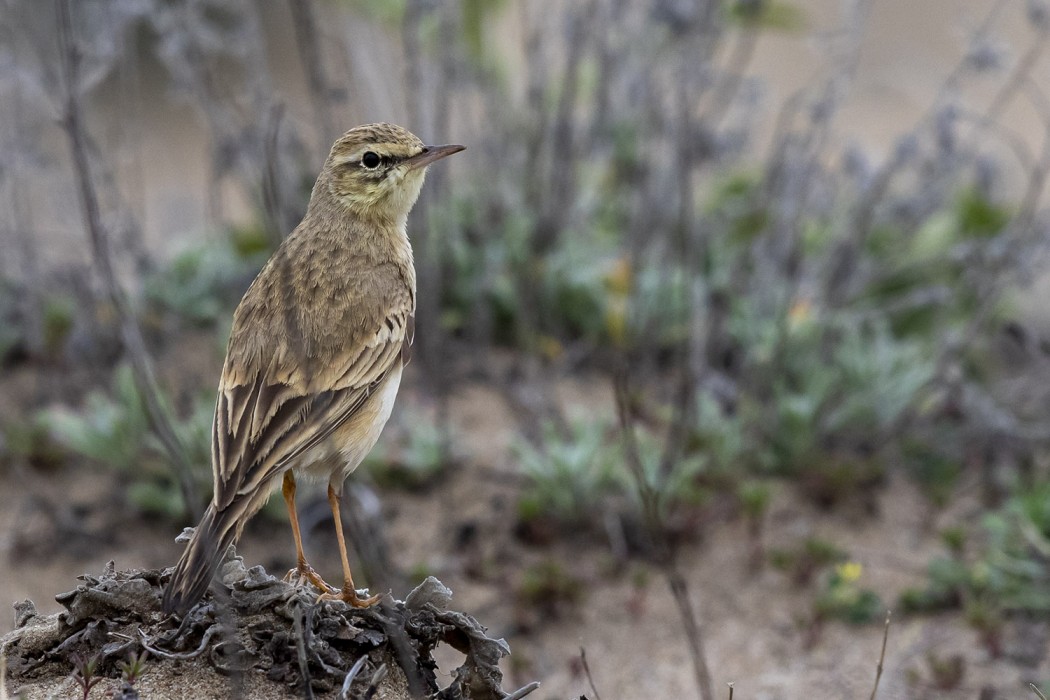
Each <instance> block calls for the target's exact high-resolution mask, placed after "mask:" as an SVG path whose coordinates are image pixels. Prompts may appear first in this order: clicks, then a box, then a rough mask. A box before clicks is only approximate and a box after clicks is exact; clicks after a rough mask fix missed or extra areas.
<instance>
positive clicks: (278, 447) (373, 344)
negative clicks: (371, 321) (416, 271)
mask: <svg viewBox="0 0 1050 700" xmlns="http://www.w3.org/2000/svg"><path fill="white" fill-rule="evenodd" d="M413 322H414V318H413V315H412V313H411V309H410V308H409V307H407V306H405V307H403V308H400V309H397V310H393V311H391V312H389V313H388V314H386V316H385V318H383V320H382V322H381V323H380V324H379V326H378V329H377V330H376V331H375V333H373V334H372V335H370V336H367V337H365V338H364V339H362V340H360V341H358V342H351V343H350V344H349V346H348V347H347V348H346V350H345V351H341V352H339V353H336V354H335V355H334V356H333V357H331V358H327V359H326V360H325V361H324V362H323V363H322V362H317V361H316V360H315V361H313V362H311V361H309V358H305V359H304V357H302V356H292V354H291V353H289V352H286V351H282V350H281V349H280V348H278V349H277V350H276V351H274V352H273V353H272V354H271V355H270V356H269V357H266V358H265V359H262V355H263V354H262V353H256V354H254V355H252V356H250V357H249V359H248V360H247V361H245V360H244V359H243V358H242V360H241V361H240V362H231V356H232V353H231V354H228V356H227V362H226V366H225V368H224V369H223V374H222V379H221V381H220V384H219V396H218V401H217V403H216V406H215V420H214V424H213V427H212V458H213V462H214V468H215V503H216V505H217V506H218V507H219V508H220V509H222V508H225V507H227V506H228V505H229V504H230V503H231V502H233V500H234V499H235V498H236V497H237V496H238V495H249V494H254V493H256V492H257V491H258V490H259V489H260V488H264V487H265V486H266V484H268V483H269V481H270V479H271V478H272V477H274V476H276V475H277V474H279V473H280V472H281V471H282V470H283V469H284V468H286V467H287V465H288V464H289V462H291V461H292V460H294V459H295V458H296V457H298V456H300V455H302V454H304V453H306V452H307V451H308V450H310V449H311V448H312V447H314V446H316V445H318V444H320V443H321V442H323V441H324V440H325V439H327V438H328V437H329V436H330V435H331V434H332V433H333V432H334V431H335V430H336V429H337V428H338V427H339V426H341V425H343V424H344V423H345V422H346V421H347V420H348V419H349V418H350V417H351V416H353V415H354V414H355V413H356V412H357V411H358V410H360V408H361V406H362V405H363V404H364V402H365V401H366V400H367V399H368V397H369V396H370V395H371V394H372V393H373V392H374V391H375V390H376V389H377V388H378V387H379V385H380V384H381V383H382V381H383V379H384V378H385V377H386V376H387V374H388V373H389V372H390V370H391V369H392V368H394V367H395V366H397V365H398V364H399V363H402V362H404V361H405V360H404V359H403V358H405V357H406V356H407V352H408V349H407V348H408V346H409V345H410V344H411V342H412V330H413Z"/></svg>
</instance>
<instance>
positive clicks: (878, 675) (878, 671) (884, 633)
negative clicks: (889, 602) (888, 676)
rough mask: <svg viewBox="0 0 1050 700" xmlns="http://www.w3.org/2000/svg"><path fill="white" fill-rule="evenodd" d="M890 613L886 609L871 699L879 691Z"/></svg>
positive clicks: (888, 634)
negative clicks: (880, 649)
mask: <svg viewBox="0 0 1050 700" xmlns="http://www.w3.org/2000/svg"><path fill="white" fill-rule="evenodd" d="M891 615H892V613H891V612H890V611H889V610H887V611H886V626H885V627H884V628H883V629H882V651H881V652H879V663H878V665H877V666H876V667H875V687H873V688H872V689H871V700H875V693H877V692H879V681H880V680H882V666H883V663H884V662H885V661H886V641H887V640H888V639H889V638H890V616H891Z"/></svg>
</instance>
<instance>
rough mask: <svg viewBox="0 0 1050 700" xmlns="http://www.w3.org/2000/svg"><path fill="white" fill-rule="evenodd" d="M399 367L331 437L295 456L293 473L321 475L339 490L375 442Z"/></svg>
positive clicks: (386, 417) (395, 387)
mask: <svg viewBox="0 0 1050 700" xmlns="http://www.w3.org/2000/svg"><path fill="white" fill-rule="evenodd" d="M401 370H402V368H401V366H400V363H398V366H397V367H396V368H394V369H392V370H391V371H390V374H388V375H387V377H386V379H385V380H383V383H382V384H381V385H380V386H379V389H378V390H377V391H376V393H375V394H373V395H372V396H371V397H369V399H368V400H367V401H366V402H365V404H364V405H363V406H361V409H360V410H359V411H358V412H357V413H356V414H354V416H353V417H351V418H350V419H349V420H348V421H347V422H346V423H345V424H344V425H342V426H341V427H340V428H339V429H338V430H336V431H335V432H334V433H333V434H332V437H331V438H329V439H328V440H326V441H325V442H324V443H322V444H320V445H318V446H317V447H315V448H313V449H312V450H310V451H309V452H307V453H306V454H305V455H303V456H302V458H300V459H299V460H296V465H295V467H293V468H294V469H295V472H296V475H298V476H305V477H308V478H312V479H325V480H327V481H328V483H329V484H330V485H331V486H332V488H333V490H334V491H335V492H336V493H339V492H340V491H341V490H342V486H343V481H344V480H345V479H346V477H347V476H348V475H349V474H350V472H352V471H354V470H355V469H357V467H358V465H360V464H361V462H362V461H364V458H365V457H366V456H368V453H369V452H371V451H372V448H373V447H375V446H376V442H378V441H379V436H380V435H381V434H382V432H383V427H384V426H385V425H386V422H387V421H388V420H390V413H391V411H392V410H393V408H394V399H396V398H397V390H398V387H399V386H400V385H401Z"/></svg>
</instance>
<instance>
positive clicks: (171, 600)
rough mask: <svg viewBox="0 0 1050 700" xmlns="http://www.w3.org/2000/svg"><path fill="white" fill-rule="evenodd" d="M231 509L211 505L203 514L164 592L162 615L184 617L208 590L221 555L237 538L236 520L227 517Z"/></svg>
mask: <svg viewBox="0 0 1050 700" xmlns="http://www.w3.org/2000/svg"><path fill="white" fill-rule="evenodd" d="M231 510H235V509H231V508H224V509H223V510H222V511H217V510H216V509H215V504H214V503H213V504H211V505H209V506H208V510H206V511H205V512H204V516H203V517H202V518H201V521H200V524H198V525H197V529H196V530H194V532H193V536H192V537H191V538H190V541H189V544H187V545H186V551H184V552H183V553H182V558H181V559H179V563H178V564H176V565H175V571H174V572H173V573H172V574H171V581H169V582H168V587H167V588H166V589H165V591H164V600H163V602H162V606H163V609H164V613H165V614H171V613H176V614H178V615H185V614H186V613H187V612H189V609H190V608H192V607H193V606H194V604H196V602H197V601H198V600H200V599H201V598H202V597H203V596H204V593H205V591H207V590H208V586H209V585H210V584H211V580H212V577H214V576H215V570H216V569H218V568H219V564H220V563H221V562H222V558H223V555H225V554H226V550H227V549H228V548H229V546H230V545H231V544H233V542H234V540H236V539H237V534H238V532H237V528H236V527H235V526H234V525H235V521H236V518H231V517H229V516H230V514H231V513H230V511H231Z"/></svg>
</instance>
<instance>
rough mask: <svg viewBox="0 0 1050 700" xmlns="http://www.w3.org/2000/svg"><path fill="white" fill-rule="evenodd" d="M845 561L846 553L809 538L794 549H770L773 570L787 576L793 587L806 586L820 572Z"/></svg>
mask: <svg viewBox="0 0 1050 700" xmlns="http://www.w3.org/2000/svg"><path fill="white" fill-rule="evenodd" d="M845 560H846V553H845V552H844V551H842V550H841V549H839V548H838V547H836V546H835V545H834V544H832V543H831V542H828V541H827V540H822V539H820V538H817V537H809V538H807V539H805V540H803V541H802V542H801V543H799V544H798V545H796V546H794V547H790V548H786V549H772V550H770V552H769V561H770V564H772V565H773V568H775V569H779V570H780V571H783V572H784V573H786V574H787V575H788V577H789V578H790V579H791V582H792V584H793V585H795V586H797V587H799V588H802V587H804V586H808V585H809V584H810V583H811V582H812V581H813V579H814V578H815V577H816V575H817V574H819V573H820V572H821V571H824V570H825V569H827V568H828V567H830V566H831V565H832V564H836V563H839V562H843V561H845Z"/></svg>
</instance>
